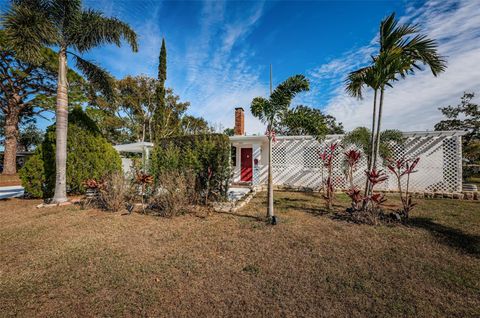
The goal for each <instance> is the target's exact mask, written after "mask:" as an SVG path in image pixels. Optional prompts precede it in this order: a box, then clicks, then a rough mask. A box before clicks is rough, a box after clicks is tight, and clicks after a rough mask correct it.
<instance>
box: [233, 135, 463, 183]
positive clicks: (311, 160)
mask: <svg viewBox="0 0 480 318" xmlns="http://www.w3.org/2000/svg"><path fill="white" fill-rule="evenodd" d="M404 136H405V138H406V141H405V142H404V143H403V144H401V145H397V144H395V145H392V148H393V154H392V157H393V159H399V158H402V157H405V158H407V159H414V158H417V157H420V161H419V163H418V165H417V168H416V170H417V172H416V173H414V174H412V175H411V179H410V189H411V190H412V191H432V192H435V191H439V192H457V191H461V189H462V156H461V134H454V133H437V132H421V133H405V134H404ZM341 139H342V136H341V135H331V136H327V138H326V139H325V140H324V141H323V142H318V141H316V140H315V139H314V138H312V137H307V136H289V137H283V136H280V137H277V141H276V142H275V143H274V144H273V149H272V162H273V164H272V171H273V183H274V185H278V186H289V187H306V188H312V189H320V188H321V187H322V185H323V184H324V181H323V180H324V179H325V173H326V172H325V168H324V167H323V164H322V162H321V160H320V158H319V156H318V154H319V153H320V152H323V150H324V149H325V147H326V146H327V145H329V144H331V143H335V142H337V143H340V142H341ZM241 147H248V148H253V156H252V157H253V158H252V160H255V159H258V165H255V164H254V165H253V166H254V176H253V182H252V183H253V184H254V185H258V184H265V183H266V182H267V168H268V143H267V142H266V138H265V140H264V141H262V142H257V143H252V144H249V145H242V146H241ZM351 148H353V149H355V148H356V147H354V146H350V147H348V148H341V149H340V150H339V151H338V154H337V155H336V156H335V159H334V167H333V182H334V186H335V188H336V189H338V190H341V189H346V188H347V180H346V178H345V165H344V155H343V152H345V151H347V150H349V149H351ZM239 156H240V150H239V148H238V150H237V166H236V167H235V169H234V170H235V171H236V173H235V174H234V176H235V177H234V180H233V181H234V182H238V181H239V178H240V157H239ZM379 162H381V160H379ZM366 169H367V162H366V157H365V156H364V155H362V157H361V160H360V162H359V164H358V167H357V169H356V171H355V173H354V183H355V184H356V185H357V186H358V187H360V188H361V187H363V185H364V182H365V170H366ZM380 169H383V170H385V171H386V172H387V174H388V176H389V178H388V180H387V181H386V182H384V183H382V184H379V185H378V186H377V189H379V190H393V191H395V190H397V183H396V179H395V177H394V175H393V174H392V173H391V172H390V171H388V169H386V167H385V166H383V165H382V164H381V166H380Z"/></svg>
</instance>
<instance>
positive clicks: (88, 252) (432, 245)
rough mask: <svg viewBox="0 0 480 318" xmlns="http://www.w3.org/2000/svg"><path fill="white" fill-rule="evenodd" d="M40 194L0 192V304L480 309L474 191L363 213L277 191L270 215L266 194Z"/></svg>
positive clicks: (379, 312) (418, 313)
mask: <svg viewBox="0 0 480 318" xmlns="http://www.w3.org/2000/svg"><path fill="white" fill-rule="evenodd" d="M38 202H39V201H25V200H9V201H0V316H21V317H32V316H43V317H60V316H62V317H86V316H194V317H206V316H209V317H212V316H228V317H231V316H250V317H258V316H269V317H272V316H305V317H319V316H330V317H365V316H369V317H371V316H375V317H400V316H402V317H435V316H437V317H440V316H441V317H479V316H480V297H479V295H480V203H478V202H472V201H457V200H446V199H445V200H440V199H438V200H437V199H435V200H433V199H432V200H420V201H419V205H418V206H417V207H416V209H415V210H414V211H413V213H412V219H411V222H410V223H409V224H408V225H396V226H385V225H383V226H368V225H358V224H353V223H348V222H346V221H341V220H338V219H336V218H335V216H334V215H333V214H326V213H325V211H324V209H323V202H322V200H321V198H320V196H319V195H318V194H312V193H310V194H309V193H292V192H276V193H275V206H276V213H277V215H278V216H279V218H280V223H279V224H278V225H277V226H275V227H272V226H268V225H266V224H265V223H264V222H263V217H264V214H265V211H264V210H265V194H259V195H257V197H256V198H254V199H253V200H252V201H251V202H250V203H249V204H248V205H247V206H246V207H244V208H243V209H242V210H241V211H239V212H238V213H235V214H229V213H210V214H209V215H205V214H199V215H186V216H181V217H176V218H173V219H164V218H158V217H152V216H145V215H140V214H133V215H122V214H121V213H106V212H101V211H97V210H86V211H85V210H80V209H78V208H77V207H73V206H70V207H63V208H62V207H59V208H50V209H35V208H34V206H35V204H38ZM347 203H348V202H347V198H346V197H344V196H340V197H339V198H338V199H337V204H336V209H337V210H338V211H342V210H344V208H345V206H346V204H347ZM395 203H396V200H395V199H393V198H391V197H390V198H389V204H395Z"/></svg>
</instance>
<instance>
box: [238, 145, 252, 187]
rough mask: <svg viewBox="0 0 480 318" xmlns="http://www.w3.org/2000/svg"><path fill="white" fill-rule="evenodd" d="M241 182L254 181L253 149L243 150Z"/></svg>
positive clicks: (241, 155)
mask: <svg viewBox="0 0 480 318" xmlns="http://www.w3.org/2000/svg"><path fill="white" fill-rule="evenodd" d="M240 168H241V169H240V170H241V173H240V181H244V182H249V181H252V175H253V169H252V148H242V150H241V153H240Z"/></svg>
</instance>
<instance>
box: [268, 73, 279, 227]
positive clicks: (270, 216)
mask: <svg viewBox="0 0 480 318" xmlns="http://www.w3.org/2000/svg"><path fill="white" fill-rule="evenodd" d="M271 95H272V64H270V96H271ZM267 129H268V185H267V186H268V209H267V217H268V220H269V221H270V222H271V224H273V225H275V224H276V223H277V219H276V218H275V215H274V214H273V180H272V139H273V127H272V123H268V128H267Z"/></svg>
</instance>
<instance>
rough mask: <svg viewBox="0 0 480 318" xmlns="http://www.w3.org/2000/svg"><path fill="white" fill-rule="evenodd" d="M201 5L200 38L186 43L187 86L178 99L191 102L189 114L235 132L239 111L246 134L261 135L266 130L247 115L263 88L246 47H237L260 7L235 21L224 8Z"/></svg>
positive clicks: (261, 93) (254, 19)
mask: <svg viewBox="0 0 480 318" xmlns="http://www.w3.org/2000/svg"><path fill="white" fill-rule="evenodd" d="M203 4H204V7H203V11H202V18H201V29H200V32H199V35H198V36H197V37H194V38H192V39H191V40H190V41H189V42H188V43H187V47H189V48H190V50H189V51H188V52H187V53H186V59H185V61H186V71H187V74H186V79H187V83H186V85H185V88H184V89H183V90H182V91H180V94H181V96H182V97H183V98H185V99H186V100H190V101H191V103H192V107H191V109H190V112H191V113H193V114H195V115H199V116H203V117H205V118H206V119H207V120H208V121H210V122H212V123H216V124H221V125H223V126H224V127H233V121H234V109H235V107H243V108H244V109H245V117H246V118H245V125H246V131H247V132H248V133H259V132H263V131H264V126H263V125H262V124H261V123H260V122H259V121H258V120H257V119H255V118H254V117H253V116H252V115H251V113H250V110H249V105H250V102H251V100H252V99H253V98H254V97H256V96H259V95H265V93H266V92H267V88H266V87H264V86H263V85H262V84H260V82H259V75H258V74H259V73H260V72H259V69H254V68H252V67H251V66H249V64H248V59H249V58H250V57H251V54H252V53H251V52H250V51H249V48H248V47H247V46H246V45H245V43H244V42H242V44H243V45H242V47H241V48H239V47H238V46H236V45H237V44H238V43H239V42H240V41H243V40H244V39H245V38H246V37H247V36H248V35H249V34H250V33H251V32H252V30H253V29H254V28H255V26H256V23H257V22H258V20H259V19H260V18H261V16H262V14H263V8H264V6H263V2H259V3H256V4H255V5H254V6H253V7H252V8H250V10H247V12H244V13H243V14H239V15H238V16H235V17H233V18H232V17H231V16H227V12H226V7H225V6H227V5H228V3H223V2H209V1H207V2H204V3H203ZM219 43H220V44H219Z"/></svg>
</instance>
